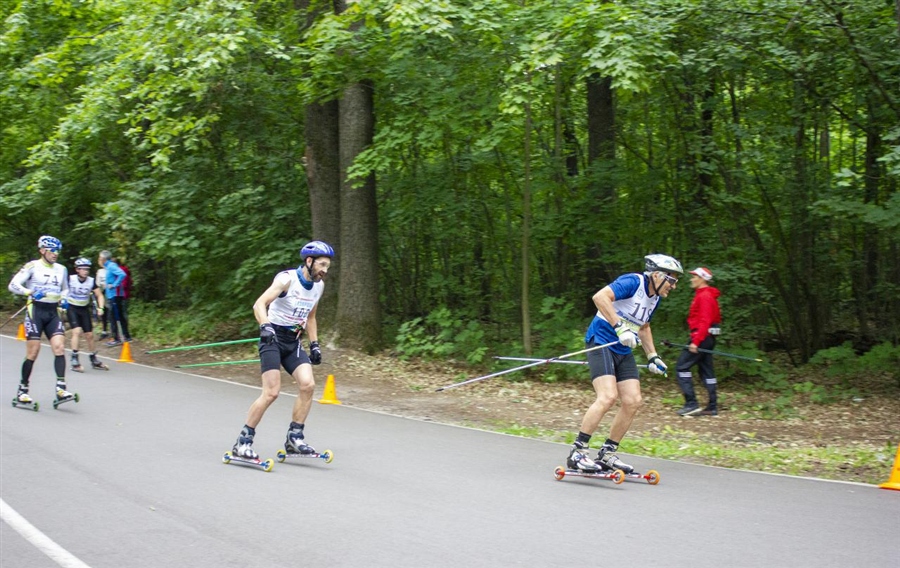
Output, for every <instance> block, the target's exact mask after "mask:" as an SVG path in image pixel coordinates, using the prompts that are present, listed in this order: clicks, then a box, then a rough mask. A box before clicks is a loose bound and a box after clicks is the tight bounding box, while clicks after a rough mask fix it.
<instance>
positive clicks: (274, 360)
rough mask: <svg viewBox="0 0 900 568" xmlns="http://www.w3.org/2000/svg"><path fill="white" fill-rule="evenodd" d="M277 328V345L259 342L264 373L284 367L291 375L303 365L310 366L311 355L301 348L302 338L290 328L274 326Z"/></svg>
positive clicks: (260, 362)
mask: <svg viewBox="0 0 900 568" xmlns="http://www.w3.org/2000/svg"><path fill="white" fill-rule="evenodd" d="M272 327H273V328H275V337H276V339H277V341H276V342H275V343H270V344H265V343H263V342H262V341H260V342H259V366H260V368H261V369H262V372H263V373H265V372H266V371H277V370H278V369H279V368H281V367H284V370H285V371H287V372H288V374H289V375H293V374H294V371H295V370H296V369H297V367H299V366H300V365H303V364H309V363H310V361H309V355H307V354H306V351H304V350H303V347H301V346H300V338H299V336H298V335H297V332H296V331H293V330H292V329H291V328H289V327H284V326H281V325H275V324H272Z"/></svg>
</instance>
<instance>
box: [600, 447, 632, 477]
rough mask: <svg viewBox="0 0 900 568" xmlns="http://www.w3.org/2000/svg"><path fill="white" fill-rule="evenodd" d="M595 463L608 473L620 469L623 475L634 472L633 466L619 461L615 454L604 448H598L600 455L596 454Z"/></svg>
mask: <svg viewBox="0 0 900 568" xmlns="http://www.w3.org/2000/svg"><path fill="white" fill-rule="evenodd" d="M596 462H597V464H598V465H599V466H600V467H602V468H603V469H606V470H610V471H611V470H615V469H621V470H622V471H624V472H625V473H631V472H633V471H634V467H633V466H630V465H628V464H627V463H625V462H623V461H622V460H620V459H619V456H617V455H616V452H615V451H613V450H612V449H611V448H609V447H606V446H604V447H602V448H600V453H598V454H597V459H596Z"/></svg>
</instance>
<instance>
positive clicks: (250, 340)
mask: <svg viewBox="0 0 900 568" xmlns="http://www.w3.org/2000/svg"><path fill="white" fill-rule="evenodd" d="M252 341H259V338H258V337H253V338H250V339H235V340H234V341H218V342H216V343H201V344H200V345H187V346H185V347H168V348H166V349H154V350H153V351H146V354H147V355H152V354H153V353H167V352H169V351H185V350H187V349H200V348H202V347H218V346H219V345H234V344H235V343H250V342H252Z"/></svg>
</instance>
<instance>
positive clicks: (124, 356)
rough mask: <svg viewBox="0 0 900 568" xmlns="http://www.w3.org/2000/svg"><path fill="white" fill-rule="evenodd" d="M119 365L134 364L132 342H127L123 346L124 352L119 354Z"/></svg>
mask: <svg viewBox="0 0 900 568" xmlns="http://www.w3.org/2000/svg"><path fill="white" fill-rule="evenodd" d="M116 361H118V362H119V363H134V359H132V358H131V342H130V341H126V342H125V343H123V344H122V352H121V353H119V358H118V359H116Z"/></svg>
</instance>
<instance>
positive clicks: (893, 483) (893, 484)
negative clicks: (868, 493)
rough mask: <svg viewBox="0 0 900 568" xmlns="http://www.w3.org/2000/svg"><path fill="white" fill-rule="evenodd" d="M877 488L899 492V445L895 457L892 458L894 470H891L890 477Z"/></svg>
mask: <svg viewBox="0 0 900 568" xmlns="http://www.w3.org/2000/svg"><path fill="white" fill-rule="evenodd" d="M878 487H881V488H882V489H893V490H894V491H900V445H898V446H897V457H896V458H894V469H892V470H891V477H890V478H888V480H887V481H885V482H884V483H882V484H881V485H879V486H878Z"/></svg>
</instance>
